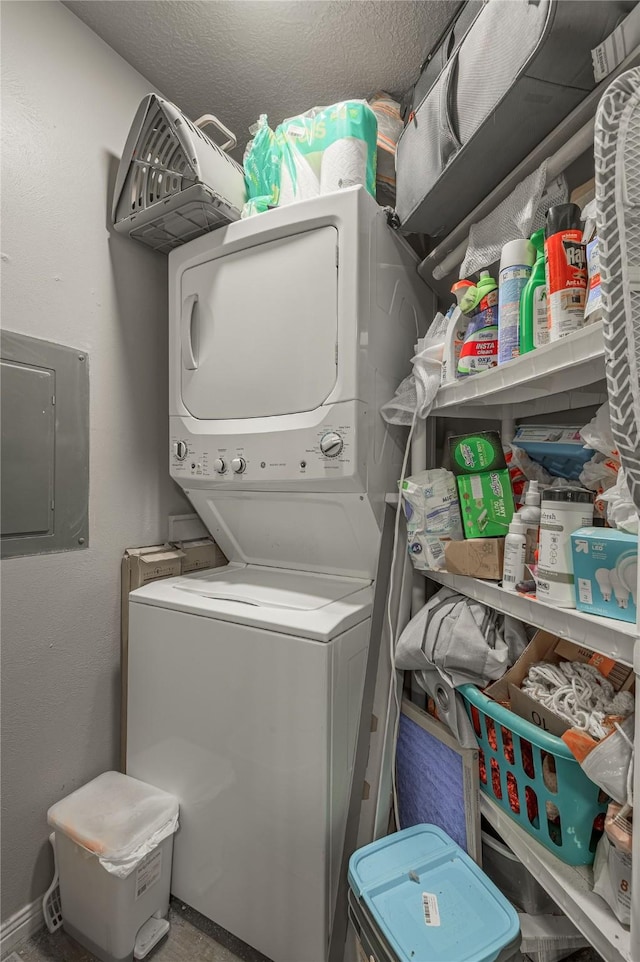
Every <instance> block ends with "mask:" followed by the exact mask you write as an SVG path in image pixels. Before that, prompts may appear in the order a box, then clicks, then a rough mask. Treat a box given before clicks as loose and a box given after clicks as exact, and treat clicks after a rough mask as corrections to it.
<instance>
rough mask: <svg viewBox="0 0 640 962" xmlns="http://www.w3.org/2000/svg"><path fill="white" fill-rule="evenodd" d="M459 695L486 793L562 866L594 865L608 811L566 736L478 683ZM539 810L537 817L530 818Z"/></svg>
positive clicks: (481, 783) (464, 688) (465, 686)
mask: <svg viewBox="0 0 640 962" xmlns="http://www.w3.org/2000/svg"><path fill="white" fill-rule="evenodd" d="M458 691H459V692H460V694H461V695H462V697H463V698H464V701H465V707H466V709H467V713H468V715H469V717H470V719H471V724H472V725H473V728H474V731H475V735H476V739H477V741H478V746H479V748H480V788H481V790H482V791H483V792H484V793H485V795H488V796H489V797H490V798H491V799H493V801H494V802H496V804H498V805H499V806H500V808H502V809H503V810H504V811H505V812H506V813H507V815H509V816H510V817H511V818H512V819H513V820H514V821H516V822H518V824H519V825H520V826H521V827H522V828H523V829H524V830H525V831H526V832H528V833H529V835H532V836H533V837H534V838H536V839H537V840H538V841H539V842H541V843H542V845H544V846H545V848H548V849H549V851H550V852H553V854H554V855H557V856H558V858H559V859H561V860H562V861H563V862H566V863H567V864H568V865H590V864H591V863H592V862H593V859H594V857H595V847H596V844H597V841H598V839H599V837H600V835H601V834H602V832H601V827H600V830H599V829H598V825H597V822H598V820H599V818H600V816H601V815H602V813H603V812H605V811H606V809H607V800H604V801H601V800H600V798H601V792H600V789H599V788H598V786H597V785H596V784H595V783H594V782H592V781H591V779H590V778H587V776H586V775H585V773H584V772H583V771H582V768H581V767H580V765H579V763H578V762H577V761H576V759H575V758H574V756H573V754H572V753H571V751H570V750H569V748H568V747H567V746H566V745H565V743H564V742H563V741H562V739H561V738H558V737H557V736H556V735H551V734H549V732H546V731H544V729H542V728H538V727H537V725H534V724H532V723H531V722H529V721H527V720H526V719H525V718H520V716H519V715H516V714H514V712H512V711H509V709H508V708H505V707H504V706H503V705H500V704H499V703H498V702H497V701H494V700H493V699H492V698H489V697H488V696H487V695H485V694H483V693H482V692H481V691H480V690H479V689H478V688H476V686H475V685H462V686H461V687H460V688H459V689H458ZM483 772H484V777H483ZM534 797H535V798H534ZM536 809H537V813H538V814H537V818H535V817H533V818H531V817H530V816H531V814H532V812H533V811H534V810H536Z"/></svg>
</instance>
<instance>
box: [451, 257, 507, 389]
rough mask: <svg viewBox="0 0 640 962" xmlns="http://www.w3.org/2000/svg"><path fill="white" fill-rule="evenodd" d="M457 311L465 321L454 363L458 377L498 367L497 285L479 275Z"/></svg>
mask: <svg viewBox="0 0 640 962" xmlns="http://www.w3.org/2000/svg"><path fill="white" fill-rule="evenodd" d="M460 310H461V311H462V313H463V314H467V315H468V317H469V322H468V324H467V333H466V334H465V338H464V341H463V344H462V350H461V351H460V360H459V361H458V374H459V375H460V376H462V377H465V376H467V375H469V374H477V373H479V372H480V371H486V370H487V369H488V368H490V367H495V366H496V364H497V363H498V285H497V283H496V281H495V279H494V278H493V277H491V275H490V274H489V271H482V272H481V274H480V280H479V281H478V283H477V284H476V285H475V287H469V288H467V290H466V292H465V293H464V295H463V297H462V298H461V300H460Z"/></svg>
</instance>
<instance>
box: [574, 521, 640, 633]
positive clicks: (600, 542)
mask: <svg viewBox="0 0 640 962" xmlns="http://www.w3.org/2000/svg"><path fill="white" fill-rule="evenodd" d="M571 553H572V556H573V572H574V577H575V582H574V584H575V592H576V607H577V609H578V610H579V611H587V612H589V614H592V615H602V616H603V617H605V618H616V619H617V620H618V621H630V622H632V623H633V624H635V623H636V619H637V615H638V609H637V605H636V599H637V590H638V536H637V535H636V534H627V532H626V531H618V530H617V529H616V528H591V527H588V528H578V530H577V531H574V532H573V534H572V535H571Z"/></svg>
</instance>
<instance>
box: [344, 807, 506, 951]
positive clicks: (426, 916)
mask: <svg viewBox="0 0 640 962" xmlns="http://www.w3.org/2000/svg"><path fill="white" fill-rule="evenodd" d="M349 889H350V890H349V917H350V919H351V923H352V925H353V926H354V929H355V931H356V934H357V935H358V939H359V941H360V943H361V945H362V946H363V949H364V951H365V952H366V957H367V958H371V959H373V960H374V962H507V960H510V959H513V958H514V957H515V956H517V954H518V950H519V945H520V925H519V921H518V916H517V913H516V911H515V909H514V908H513V906H512V905H510V904H509V902H508V901H507V899H506V898H505V897H504V895H502V893H501V892H500V891H499V890H498V889H497V888H496V886H495V885H494V884H493V882H492V881H491V880H490V879H489V878H488V877H487V876H486V875H485V874H484V872H483V871H482V869H480V868H478V866H477V865H476V863H475V862H474V861H473V860H472V859H471V858H469V856H468V855H467V853H466V852H465V851H463V849H461V848H460V846H459V845H457V844H456V843H455V842H454V841H452V839H450V838H449V836H448V835H446V834H445V833H444V832H443V831H442V830H441V829H439V828H437V827H436V826H435V825H414V826H412V827H411V828H407V829H404V830H403V831H401V832H396V833H395V834H394V835H388V836H387V837H386V838H381V839H379V840H378V841H377V842H372V843H371V844H370V845H365V847H364V848H361V849H359V850H358V851H357V852H354V854H353V855H352V856H351V859H350V860H349Z"/></svg>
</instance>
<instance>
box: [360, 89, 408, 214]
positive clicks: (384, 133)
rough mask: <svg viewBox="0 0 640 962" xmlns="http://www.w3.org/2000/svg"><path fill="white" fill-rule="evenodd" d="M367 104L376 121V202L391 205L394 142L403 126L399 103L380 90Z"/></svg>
mask: <svg viewBox="0 0 640 962" xmlns="http://www.w3.org/2000/svg"><path fill="white" fill-rule="evenodd" d="M369 106H370V107H371V109H372V110H373V112H374V114H375V115H376V118H377V121H378V157H377V165H378V167H377V172H376V187H377V194H378V202H379V203H382V204H392V205H393V204H394V203H395V198H396V144H397V143H398V137H399V136H400V134H401V133H402V129H403V127H404V121H403V120H402V115H401V113H400V104H399V103H397V102H396V101H395V100H394V99H393V97H391V96H390V95H389V94H387V93H384V91H380V92H378V93H377V94H374V96H373V97H372V98H371V99H370V100H369Z"/></svg>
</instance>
